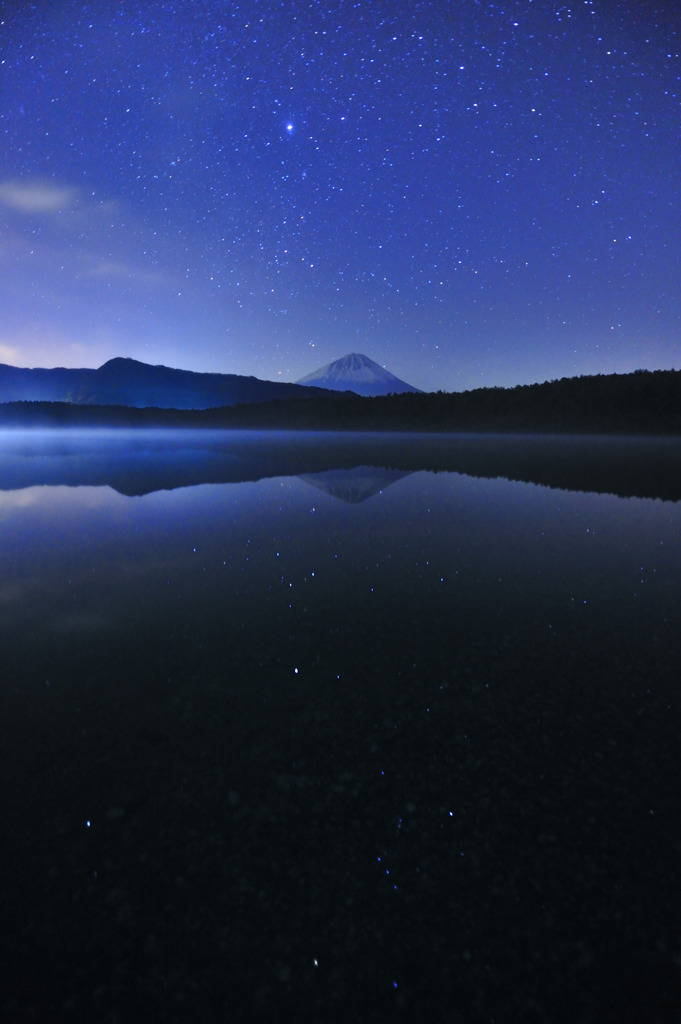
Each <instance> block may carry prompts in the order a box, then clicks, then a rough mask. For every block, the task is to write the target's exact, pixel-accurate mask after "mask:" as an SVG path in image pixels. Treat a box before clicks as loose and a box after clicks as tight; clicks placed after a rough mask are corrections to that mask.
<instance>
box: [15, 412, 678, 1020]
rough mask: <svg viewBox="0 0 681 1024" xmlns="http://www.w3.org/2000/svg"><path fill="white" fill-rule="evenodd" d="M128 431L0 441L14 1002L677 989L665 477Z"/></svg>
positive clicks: (319, 1007)
mask: <svg viewBox="0 0 681 1024" xmlns="http://www.w3.org/2000/svg"><path fill="white" fill-rule="evenodd" d="M119 440H120V439H119V438H118V437H116V438H113V437H111V436H110V435H106V436H102V437H96V438H93V437H84V438H80V439H74V438H73V435H69V437H68V438H58V437H56V436H54V437H52V438H50V439H48V444H47V448H46V447H45V443H44V442H41V443H40V444H38V443H37V439H36V438H35V437H31V438H20V437H18V436H15V437H14V438H13V439H12V444H10V445H9V446H6V447H5V449H4V455H3V457H2V469H1V476H2V480H3V486H4V487H9V488H10V489H7V490H3V491H2V492H1V493H0V627H1V629H2V641H3V642H2V686H1V687H0V698H1V701H2V704H1V706H0V712H1V715H0V729H1V733H0V739H1V741H2V751H3V765H4V768H5V772H6V778H7V779H8V780H9V781H10V783H11V784H10V785H8V786H7V787H6V789H5V793H4V809H3V827H4V835H5V841H4V852H5V856H4V861H3V864H4V870H5V873H6V877H7V878H8V879H10V880H11V886H8V887H7V890H6V895H5V897H4V902H3V924H4V928H5V930H6V932H7V934H10V935H11V936H12V944H11V948H10V949H9V951H8V954H7V957H6V960H5V965H6V968H7V973H8V975H9V977H10V979H11V983H10V985H9V987H6V988H5V989H4V991H3V992H2V993H0V1011H2V1013H4V1015H5V1017H6V1018H7V1019H27V1020H31V1019H37V1020H41V1019H55V1018H56V1019H75V1017H78V1019H90V1020H106V1019H113V1018H114V1016H116V1017H117V1018H118V1019H128V1020H134V1019H140V1018H141V1017H144V1018H145V1019H149V1020H153V1019H160V1018H161V1017H162V1019H163V1020H166V1021H177V1022H179V1021H185V1020H187V1019H188V1017H191V1018H192V1019H202V1020H211V1019H221V1017H220V1014H221V1013H222V1011H223V1010H224V1008H225V1007H229V1010H230V1013H231V1014H232V1015H233V1016H234V1018H235V1019H243V1020H249V1019H258V1017H259V1016H260V1017H261V1018H264V1019H277V1017H279V1018H281V1017H282V1016H286V1017H287V1019H288V1018H289V1017H290V1018H291V1019H298V1020H315V1019H318V1020H328V1019H334V1017H337V1013H338V1008H339V1007H342V1012H341V1017H343V1018H344V1019H348V1018H350V1017H353V1016H354V1017H355V1018H356V1019H362V1020H377V1021H380V1020H400V1019H403V1020H413V1019H431V1020H448V1019H451V1013H452V1007H456V1012H457V1013H458V1014H459V1018H460V1019H461V1020H466V1021H468V1020H490V1019H499V1020H502V1019H503V1020H542V1021H545V1020H552V1021H565V1022H567V1021H570V1022H571V1024H572V1022H573V1021H575V1020H584V1021H589V1020H599V1021H600V1020H607V1019H612V1020H613V1021H614V1020H617V1019H626V1016H625V1014H626V1013H629V1011H630V1009H631V1007H632V1006H636V1005H637V1000H639V1002H640V1003H641V1005H643V1006H644V1008H645V1014H644V1015H643V1016H642V1017H641V1019H655V1017H656V1014H657V1017H658V1019H663V1018H662V1017H661V1016H660V1013H661V1012H662V1011H660V1013H658V1010H659V1009H660V1007H662V1009H663V1010H664V1008H665V1007H670V1006H671V1007H672V1008H673V1009H674V1011H675V1012H676V1010H677V1009H678V1008H679V1007H681V997H680V996H679V986H678V971H677V968H676V959H675V958H676V957H677V954H678V938H677V936H678V921H677V916H678V915H677V912H676V907H677V905H678V902H679V898H681V892H680V891H679V881H678V851H679V849H681V826H680V825H679V816H678V806H679V799H680V798H681V786H680V784H679V778H681V763H680V756H679V745H678V731H679V727H680V726H681V721H680V716H679V708H678V692H677V689H678V684H677V673H678V664H679V659H680V658H681V613H680V609H679V598H678V583H679V579H681V544H680V543H679V541H680V540H681V505H679V504H675V503H672V502H661V501H653V500H649V499H640V498H634V499H628V500H623V499H621V498H618V497H615V496H613V495H611V494H596V493H586V494H583V493H577V492H571V491H567V490H559V489H549V488H548V487H538V486H534V485H530V484H527V483H522V482H517V481H510V480H507V479H501V478H499V479H491V478H487V477H486V476H485V475H484V474H483V473H482V468H485V471H486V472H488V471H490V472H491V466H492V462H493V460H494V459H501V460H506V463H505V464H506V465H507V467H508V465H510V462H509V460H511V459H512V458H516V459H518V458H520V457H521V455H522V458H523V459H524V460H525V461H526V462H527V461H528V459H529V460H530V461H531V459H530V455H528V454H527V452H528V451H530V454H532V451H534V455H533V456H532V457H535V456H536V455H537V452H538V451H539V448H536V447H535V448H534V449H533V448H532V445H533V443H534V442H530V444H529V447H528V446H524V452H525V454H522V453H520V454H519V450H518V446H517V444H516V442H512V441H510V440H509V441H508V442H505V441H502V442H499V443H495V444H496V447H494V446H492V447H490V448H489V449H486V448H485V444H486V443H487V442H485V444H483V443H482V442H480V444H478V442H477V441H474V442H473V445H472V448H471V445H469V444H463V443H462V444H461V445H460V446H458V447H457V445H458V442H455V443H454V456H452V452H451V448H452V446H451V444H449V443H447V444H443V445H442V446H441V447H440V446H439V442H437V441H436V443H435V446H434V449H433V451H431V453H430V454H428V452H429V448H428V446H427V445H426V444H425V442H424V441H423V439H421V438H415V439H414V440H413V443H412V441H411V440H410V439H402V441H401V442H400V443H399V444H397V445H396V444H395V443H394V441H395V439H383V438H372V439H371V441H370V446H369V447H370V454H371V457H370V458H369V454H368V452H367V450H366V449H364V450H362V448H361V445H359V440H358V439H355V438H341V439H340V440H338V441H337V442H336V440H333V439H329V440H328V442H327V439H324V442H323V444H322V445H321V446H320V445H319V444H318V443H316V444H313V443H312V440H311V439H310V440H309V441H308V440H307V439H306V438H300V437H295V438H279V439H278V438H276V437H272V438H270V439H269V440H270V441H271V443H270V444H269V445H268V447H267V450H265V451H263V450H262V441H263V438H262V437H258V438H257V441H258V444H256V443H255V440H254V439H253V437H252V436H251V435H248V436H244V437H243V438H241V439H239V438H234V437H231V438H230V439H229V442H230V443H229V444H226V443H225V437H224V436H221V437H217V436H216V437H212V436H210V435H201V434H199V433H198V432H197V433H196V434H193V435H191V436H190V437H189V438H183V439H182V440H181V442H180V439H179V438H177V437H176V436H175V437H174V438H173V439H171V440H170V442H169V441H168V439H167V438H164V437H162V436H160V435H152V434H150V435H147V436H140V435H139V434H135V435H134V437H131V438H130V439H129V443H130V445H131V450H130V451H124V452H121V450H120V446H119ZM466 440H467V441H470V440H471V439H466ZM188 441H189V443H190V446H191V447H190V450H189V451H187V449H186V445H187V442H188ZM175 442H177V447H176V448H174V447H173V444H174V443H175ZM168 443H170V449H169V450H167V445H168ZM429 443H430V441H429ZM634 447H636V446H634ZM645 447H646V446H643V448H645ZM521 448H523V446H521ZM181 449H182V450H181ZM662 449H664V450H666V452H667V457H668V458H673V457H675V454H674V453H675V451H676V448H675V447H674V446H671V447H669V446H665V445H662ZM473 450H474V454H475V459H478V460H483V461H482V462H480V461H478V462H476V465H477V466H478V468H479V469H480V470H481V475H480V476H473V475H464V474H463V473H461V472H460V471H457V472H442V471H440V472H437V473H436V472H433V471H432V470H433V469H435V468H438V469H440V470H441V469H442V466H443V464H448V463H447V461H446V460H447V459H449V458H450V457H452V458H454V463H455V464H456V465H457V466H459V467H461V466H462V465H463V464H464V463H463V462H462V461H461V460H465V459H467V458H471V459H472V458H473V455H471V451H473ZM589 450H590V449H588V447H587V446H584V447H583V449H582V451H583V454H584V456H585V457H586V456H587V455H588V451H589ZM622 450H623V449H622V448H621V447H617V446H616V447H613V448H612V449H610V451H611V453H612V454H613V461H617V458H619V456H617V457H616V456H615V454H614V453H615V451H617V452H620V451H622ZM656 450H657V449H656ZM551 451H553V452H554V455H555V465H554V466H553V469H552V472H560V473H563V471H564V469H565V465H567V466H568V469H569V472H570V473H573V472H574V470H575V466H574V463H573V462H571V461H570V457H569V453H570V449H569V446H568V447H567V448H566V447H565V446H564V445H562V446H561V445H558V446H557V447H556V446H553V447H551ZM560 451H562V452H563V456H561V457H560V458H559V453H560ZM646 451H648V453H649V454H650V455H651V459H652V461H653V462H654V461H655V456H654V454H652V453H653V448H652V447H650V448H647V449H646ZM499 452H501V454H499ZM379 456H380V457H379ZM174 457H177V463H178V466H179V468H178V469H177V470H176V469H174V468H173V458H174ZM563 457H564V459H563V462H561V458H563ZM424 459H426V460H427V459H430V462H429V463H427V467H428V468H427V469H424V468H423V461H424ZM485 459H486V460H488V461H486V462H485V461H484V460H485ZM355 460H357V461H355ZM374 460H375V461H374ZM372 462H373V463H374V468H370V470H367V469H366V468H365V467H367V465H369V466H371V463H372ZM393 463H394V467H395V468H394V469H393V470H390V471H386V470H385V469H384V468H382V467H384V466H386V465H388V466H391V465H393ZM412 463H413V465H412ZM559 463H560V465H559ZM494 464H495V465H496V463H494ZM417 466H418V467H420V468H416V467H417ZM376 467H380V468H376ZM282 468H285V469H286V470H287V472H286V473H281V472H278V470H281V469H282ZM289 470H290V474H289V472H288V471H289ZM251 473H253V474H256V473H257V474H258V476H259V477H260V478H259V479H258V480H251V481H245V482H240V483H236V482H225V481H224V480H222V481H220V482H206V481H205V477H206V474H207V475H208V478H209V479H210V478H212V477H213V476H215V477H218V478H220V477H222V476H224V475H227V476H229V475H230V474H231V475H234V476H236V477H239V478H240V477H242V476H244V475H246V476H247V475H249V474H251ZM317 473H318V474H320V475H319V476H317V475H314V476H313V475H312V474H317ZM192 474H196V475H197V478H198V480H203V481H204V482H202V483H195V484H194V485H193V486H187V483H188V482H191V481H192V480H193V476H192ZM298 474H300V475H298ZM29 480H32V481H33V485H32V486H30V487H25V488H24V489H17V488H18V486H19V484H20V482H21V481H24V482H25V481H29ZM88 480H89V481H90V484H89V485H86V481H88ZM95 480H96V481H97V483H98V486H93V485H92V482H93V481H95ZM57 481H59V483H57ZM161 481H166V482H167V483H168V485H169V486H168V488H167V489H157V487H158V485H160V482H161ZM180 482H183V483H184V486H180ZM311 482H312V483H316V484H321V486H310V483H311ZM76 483H78V484H79V486H73V485H74V484H76ZM103 484H106V485H107V486H103ZM114 484H115V485H116V487H117V488H118V489H113V486H114ZM377 485H378V489H376V487H377ZM637 486H638V484H637ZM11 488H14V489H11ZM124 490H127V491H128V492H131V495H132V496H128V495H126V494H125V493H123V491H124ZM369 494H371V496H370V497H369ZM339 497H341V498H342V500H338V498H339ZM348 499H353V500H348ZM357 499H362V500H357ZM36 964H38V965H39V969H40V971H41V979H42V984H41V986H40V987H37V986H36V985H35V984H33V981H32V979H33V977H34V975H33V974H32V973H31V972H32V971H33V972H34V971H35V970H36V968H35V966H33V965H36ZM27 965H28V966H27ZM29 968H30V969H29ZM623 979H624V980H623ZM675 1000H676V1002H675ZM188 1008H190V1009H188ZM348 1008H349V1010H348ZM346 1010H348V1012H346ZM19 1011H21V1012H19ZM0 1015H1V1014H0ZM608 1015H610V1017H609V1016H608Z"/></svg>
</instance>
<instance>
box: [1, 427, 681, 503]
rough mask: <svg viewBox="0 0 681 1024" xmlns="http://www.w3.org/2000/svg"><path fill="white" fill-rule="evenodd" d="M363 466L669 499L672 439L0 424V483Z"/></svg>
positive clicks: (144, 483) (215, 476) (121, 486)
mask: <svg viewBox="0 0 681 1024" xmlns="http://www.w3.org/2000/svg"><path fill="white" fill-rule="evenodd" d="M369 465H370V466H375V467H384V468H382V469H381V470H380V472H381V473H384V472H388V474H391V471H394V472H395V473H396V474H398V475H399V474H406V473H413V472H416V471H418V470H429V471H431V472H452V473H464V474H467V475H469V476H480V477H506V478H507V479H509V480H524V481H528V482H530V483H537V484H544V485H546V486H548V487H560V488H563V489H565V490H576V491H599V492H609V493H611V494H619V495H621V496H626V497H629V496H635V497H642V498H663V499H667V500H672V501H679V500H681V438H650V437H649V438H618V437H546V436H541V435H540V436H537V435H534V436H518V435H516V436H513V435H496V436H495V435H490V434H478V435H461V434H459V435H442V434H440V435H432V434H431V435H429V434H351V433H342V432H337V433H320V434H317V433H313V432H305V431H288V432H281V431H269V430H263V431H239V430H233V431H230V430H225V431H213V430H178V429H174V430H166V431H162V430H140V429H136V430H122V429H119V430H75V429H73V428H70V429H67V430H45V431H41V430H16V431H12V430H5V431H0V489H1V490H17V489H20V488H24V487H30V486H34V485H36V484H46V485H57V484H66V485H69V486H78V485H81V484H82V485H90V486H103V485H108V486H110V487H113V488H115V489H116V490H117V491H120V492H121V493H122V494H129V495H133V494H147V493H149V492H150V491H158V490H170V489H172V488H174V487H190V486H193V485H196V484H204V483H238V482H241V481H246V480H259V479H261V478H262V477H272V476H303V477H309V476H310V475H312V474H319V473H324V474H329V473H333V474H337V472H338V471H339V470H354V469H356V468H357V467H367V466H369ZM365 471H366V470H365V469H363V470H362V472H363V473H365ZM382 479H385V478H382ZM390 479H391V481H392V480H394V479H396V477H395V476H390Z"/></svg>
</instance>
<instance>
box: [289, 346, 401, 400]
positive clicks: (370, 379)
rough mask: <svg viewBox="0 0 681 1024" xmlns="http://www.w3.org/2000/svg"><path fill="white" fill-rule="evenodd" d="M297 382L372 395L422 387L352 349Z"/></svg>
mask: <svg viewBox="0 0 681 1024" xmlns="http://www.w3.org/2000/svg"><path fill="white" fill-rule="evenodd" d="M296 383H297V384H305V385H306V386H308V387H312V386H313V387H318V388H328V389H329V390H330V391H354V392H355V393H356V394H358V395H368V396H374V395H390V394H401V393H403V392H405V391H412V392H418V390H419V389H418V388H415V387H413V386H412V385H411V384H407V383H406V381H403V380H400V378H399V377H396V376H395V375H394V374H392V373H390V371H389V370H386V369H384V367H382V366H379V364H378V363H375V362H374V360H373V359H370V358H369V356H365V355H362V353H361V352H350V353H348V355H346V356H342V357H341V358H340V359H335V360H334V361H333V362H332V363H327V364H326V365H325V366H320V368H319V369H318V370H315V371H314V372H313V373H309V374H308V375H307V376H306V377H301V378H300V380H298V381H296Z"/></svg>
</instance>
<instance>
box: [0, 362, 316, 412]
mask: <svg viewBox="0 0 681 1024" xmlns="http://www.w3.org/2000/svg"><path fill="white" fill-rule="evenodd" d="M315 394H316V395H317V396H318V397H321V396H322V394H323V393H322V392H321V391H317V390H316V389H314V390H313V391H311V390H310V389H309V388H307V387H305V386H303V385H300V384H289V383H283V382H279V381H266V380H260V379H259V378H258V377H243V376H240V375H239V374H233V373H196V372H194V371H193V370H176V369H173V368H172V367H169V366H160V365H159V366H152V365H150V364H149V363H142V362H139V361H138V360H136V359H128V358H122V357H117V358H115V359H109V360H108V362H106V363H104V364H103V365H102V366H100V367H99V368H98V369H66V368H64V367H57V368H55V369H40V368H38V369H24V368H22V367H18V366H7V365H5V364H2V363H0V403H4V402H20V401H25V402H26V401H28V402H40V401H42V402H69V403H71V404H75V405H126V406H131V407H133V408H138V409H139V408H149V407H153V408H157V409H211V408H215V407H218V406H225V405H238V404H241V403H252V402H270V401H274V400H276V399H287V398H311V397H314V396H315Z"/></svg>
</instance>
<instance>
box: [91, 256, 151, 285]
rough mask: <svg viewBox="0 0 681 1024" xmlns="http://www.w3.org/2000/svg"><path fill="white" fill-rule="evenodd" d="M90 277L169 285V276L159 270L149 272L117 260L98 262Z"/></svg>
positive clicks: (92, 268)
mask: <svg viewBox="0 0 681 1024" xmlns="http://www.w3.org/2000/svg"><path fill="white" fill-rule="evenodd" d="M87 276H89V277H108V278H125V279H127V280H128V281H130V282H134V283H137V284H158V285H168V284H169V282H170V279H169V277H168V275H166V274H162V273H161V272H160V271H158V270H149V269H147V268H144V267H141V266H139V265H136V264H134V263H122V262H117V261H115V260H105V261H103V262H98V263H97V264H96V265H95V266H93V267H91V268H90V269H89V270H88V271H87Z"/></svg>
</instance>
